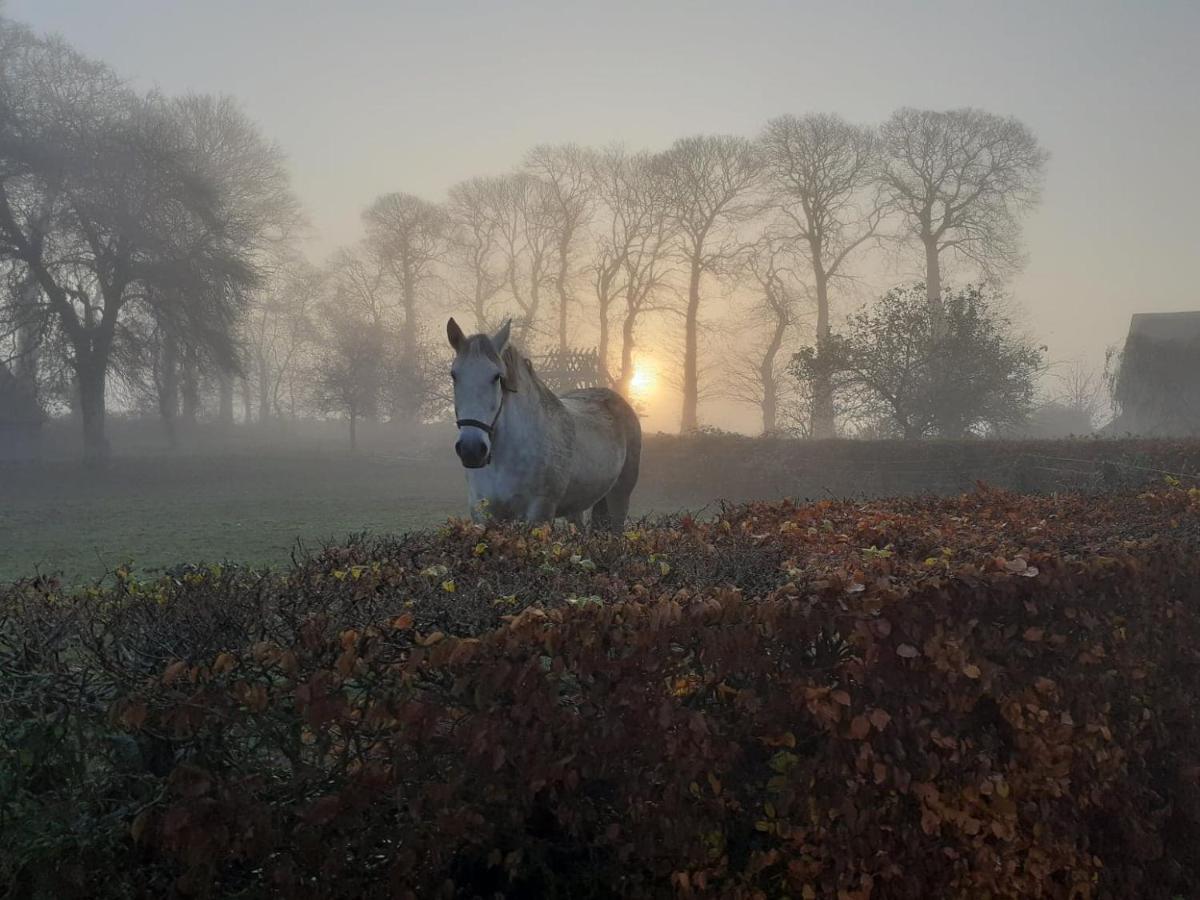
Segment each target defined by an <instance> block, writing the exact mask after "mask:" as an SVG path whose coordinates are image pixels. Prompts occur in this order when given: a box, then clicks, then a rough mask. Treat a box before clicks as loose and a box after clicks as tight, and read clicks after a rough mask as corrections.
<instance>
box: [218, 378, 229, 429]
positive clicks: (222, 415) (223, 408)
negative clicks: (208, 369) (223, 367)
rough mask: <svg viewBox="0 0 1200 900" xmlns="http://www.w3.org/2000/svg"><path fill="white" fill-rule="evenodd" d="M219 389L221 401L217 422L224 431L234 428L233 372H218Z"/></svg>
mask: <svg viewBox="0 0 1200 900" xmlns="http://www.w3.org/2000/svg"><path fill="white" fill-rule="evenodd" d="M217 390H218V394H219V396H220V403H219V405H218V411H217V422H218V424H219V425H220V426H221V429H222V430H224V431H229V430H230V429H232V428H233V373H232V372H224V371H222V372H219V373H218V374H217Z"/></svg>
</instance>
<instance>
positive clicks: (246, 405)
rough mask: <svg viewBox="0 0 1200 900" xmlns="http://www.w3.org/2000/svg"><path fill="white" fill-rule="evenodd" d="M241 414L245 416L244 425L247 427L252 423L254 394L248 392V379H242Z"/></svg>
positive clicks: (245, 377)
mask: <svg viewBox="0 0 1200 900" xmlns="http://www.w3.org/2000/svg"><path fill="white" fill-rule="evenodd" d="M242 414H243V415H244V416H245V419H244V421H245V424H247V425H249V424H250V423H251V422H253V421H254V392H253V391H251V390H250V378H249V377H248V376H243V377H242Z"/></svg>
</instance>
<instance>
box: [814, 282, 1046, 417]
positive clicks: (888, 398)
mask: <svg viewBox="0 0 1200 900" xmlns="http://www.w3.org/2000/svg"><path fill="white" fill-rule="evenodd" d="M942 309H943V310H944V312H943V313H942V315H941V316H940V317H939V316H938V315H937V313H936V312H935V310H934V308H933V307H931V306H930V304H929V302H928V301H927V299H926V295H925V286H924V285H923V284H916V285H912V286H911V287H906V288H894V289H892V290H890V291H888V292H887V293H886V294H885V295H884V296H883V297H882V298H880V299H879V301H877V302H876V303H875V304H874V305H872V306H870V307H866V308H864V309H862V310H859V311H858V312H857V313H854V314H853V315H851V316H850V317H849V320H848V321H847V325H846V330H845V332H844V333H843V334H840V335H833V336H831V338H830V340H829V343H828V346H827V347H825V348H824V349H823V352H822V353H821V354H820V355H818V354H817V351H816V349H815V348H812V347H809V348H805V349H804V350H802V351H800V352H799V353H798V354H796V357H795V358H794V360H793V363H792V369H793V373H794V374H795V375H796V376H797V377H799V378H801V379H803V380H805V381H810V380H814V379H816V378H818V377H827V376H828V374H829V373H830V372H832V373H833V374H834V377H835V380H836V381H837V383H838V384H839V385H840V387H841V390H842V391H843V393H847V392H849V393H856V394H858V395H859V396H860V401H859V404H857V405H859V406H862V407H864V410H865V411H864V415H865V417H866V418H868V419H871V418H877V419H882V420H883V421H885V422H887V423H888V424H889V425H890V428H891V429H892V430H893V431H894V433H895V435H896V436H897V437H905V438H920V437H931V436H939V437H951V438H955V437H963V436H964V435H968V434H978V433H983V432H989V431H990V432H994V431H996V430H998V429H1002V428H1004V427H1005V426H1010V425H1013V424H1016V423H1019V422H1021V421H1022V420H1023V419H1024V418H1025V416H1026V415H1028V413H1029V410H1030V408H1031V407H1032V405H1033V397H1034V392H1035V387H1036V384H1035V381H1036V378H1037V374H1038V371H1039V370H1040V368H1041V363H1042V350H1041V348H1038V347H1035V346H1032V345H1031V344H1029V343H1028V342H1027V341H1025V340H1023V339H1022V338H1021V337H1020V336H1019V335H1018V334H1017V333H1016V332H1015V330H1014V327H1013V323H1012V321H1011V320H1010V319H1009V318H1008V317H1006V316H1005V315H1004V314H1003V313H1002V312H1001V311H1000V310H999V309H998V308H997V306H996V303H995V301H994V299H992V298H990V297H988V296H987V295H986V294H985V293H984V292H983V291H982V290H981V289H979V288H978V287H975V286H972V285H968V286H967V287H965V288H963V289H962V290H959V291H949V290H947V291H944V292H943V294H942Z"/></svg>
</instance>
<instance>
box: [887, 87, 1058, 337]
mask: <svg viewBox="0 0 1200 900" xmlns="http://www.w3.org/2000/svg"><path fill="white" fill-rule="evenodd" d="M880 135H881V143H882V165H881V168H880V181H881V184H882V186H883V188H884V191H885V192H886V194H887V197H888V201H889V204H890V206H891V208H892V209H894V210H896V211H897V212H898V213H899V214H900V216H901V217H902V220H903V227H904V232H903V235H902V236H903V237H905V238H907V239H909V240H912V241H914V242H916V243H918V244H920V245H921V247H922V248H923V249H924V251H925V290H926V296H927V298H928V301H929V303H930V306H931V308H932V309H933V312H934V320H935V322H940V321H941V319H942V269H941V257H942V254H943V253H945V252H946V251H950V252H951V253H952V254H955V255H957V256H959V257H962V258H965V259H967V260H970V261H971V262H973V263H974V264H975V265H977V266H978V267H979V268H980V270H981V271H982V272H983V273H984V274H986V275H1003V274H1005V273H1006V272H1009V271H1011V270H1013V269H1015V268H1018V267H1019V266H1020V264H1021V250H1020V218H1021V215H1022V214H1023V213H1024V212H1026V211H1027V210H1029V209H1030V208H1031V207H1032V206H1033V205H1035V204H1036V203H1037V201H1038V198H1039V193H1040V188H1041V182H1042V174H1043V170H1044V169H1045V165H1046V160H1047V153H1046V151H1045V150H1043V149H1042V148H1041V146H1039V144H1038V141H1037V138H1036V137H1035V136H1034V134H1033V132H1031V131H1030V130H1029V128H1028V127H1026V126H1025V125H1024V124H1023V123H1022V122H1020V121H1018V120H1017V119H1015V118H1011V117H1010V118H1005V117H1002V116H997V115H993V114H992V113H988V112H984V111H983V110H978V109H969V108H967V109H952V110H947V111H945V112H935V111H932V110H921V109H911V108H907V107H906V108H904V109H900V110H897V111H896V112H895V113H894V114H893V115H892V117H891V118H890V119H888V121H887V122H885V123H884V124H883V127H882V128H881V131H880Z"/></svg>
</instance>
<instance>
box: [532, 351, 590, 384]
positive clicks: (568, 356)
mask: <svg viewBox="0 0 1200 900" xmlns="http://www.w3.org/2000/svg"><path fill="white" fill-rule="evenodd" d="M533 365H534V367H535V368H536V369H537V373H538V377H539V378H541V379H542V381H544V382H545V383H546V386H547V387H549V388H550V390H552V391H554V393H556V394H565V393H566V392H567V391H575V390H579V389H580V388H594V387H608V378H607V376H606V374H605V372H604V367H603V366H602V365H601V363H600V355H599V353H597V352H596V350H595V348H592V349H591V350H580V349H571V350H552V351H550V352H549V353H544V354H542V355H541V356H537V357H535V358H534V360H533Z"/></svg>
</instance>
